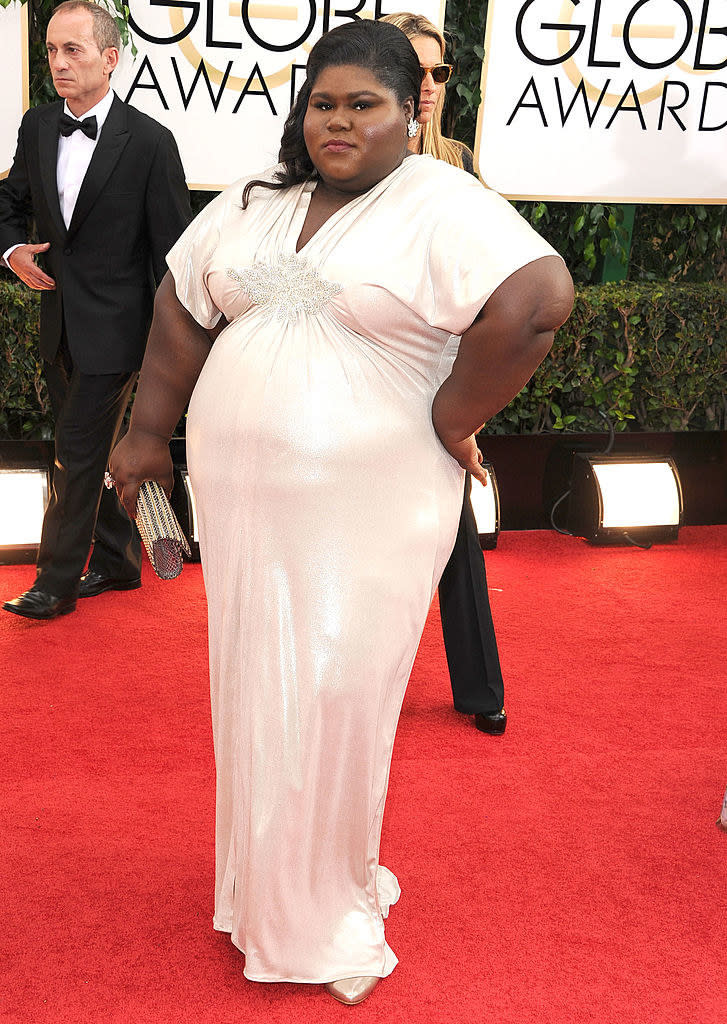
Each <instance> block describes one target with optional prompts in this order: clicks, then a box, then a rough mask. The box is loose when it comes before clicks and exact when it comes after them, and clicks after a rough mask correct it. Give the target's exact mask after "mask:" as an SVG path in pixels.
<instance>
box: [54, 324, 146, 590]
mask: <svg viewBox="0 0 727 1024" xmlns="http://www.w3.org/2000/svg"><path fill="white" fill-rule="evenodd" d="M44 376H45V380H46V384H47V385H48V392H49V395H50V400H51V407H52V409H53V414H54V417H55V466H54V469H53V481H52V485H51V494H50V500H49V502H48V507H47V508H46V512H45V517H44V519H43V532H42V536H41V541H40V548H39V550H38V562H37V569H38V577H37V579H36V581H35V586H36V587H37V588H38V589H40V590H43V591H45V592H46V593H48V594H53V596H54V597H67V596H73V595H75V594H77V593H78V586H79V580H80V578H81V574H82V572H83V570H84V567H85V565H86V559H87V558H88V552H89V548H90V547H91V541H92V540H94V549H93V555H92V556H91V561H90V564H89V568H90V569H93V570H94V571H95V572H99V573H101V574H102V575H104V576H111V577H113V578H114V579H136V578H137V577H138V576H139V574H140V571H141V542H140V539H139V534H138V531H137V529H136V526H135V525H134V524H133V523H132V521H131V520H130V519H129V517H128V516H127V514H126V512H125V511H124V509H123V507H122V506H121V504H120V502H119V500H118V498H117V496H116V492H115V491H109V490H107V489H106V488H105V487H104V486H103V477H104V473H105V471H106V467H107V465H108V459H109V455H110V453H111V450H112V449H113V447H114V444H115V443H116V440H117V438H118V435H119V430H120V427H121V424H122V420H123V416H124V411H125V410H126V406H127V404H128V402H129V397H130V395H131V391H132V388H133V386H134V382H135V380H136V376H137V375H136V373H117V374H84V373H81V372H80V371H79V370H78V367H76V366H74V365H73V359H72V357H71V354H70V352H69V351H68V346H67V344H66V341H65V338H64V339H63V341H62V342H61V345H60V347H59V350H58V354H57V356H56V358H55V360H54V362H52V363H49V362H46V363H45V364H44Z"/></svg>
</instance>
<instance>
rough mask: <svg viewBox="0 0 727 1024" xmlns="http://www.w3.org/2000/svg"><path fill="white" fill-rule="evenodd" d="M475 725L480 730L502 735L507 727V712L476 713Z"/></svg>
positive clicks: (503, 710)
mask: <svg viewBox="0 0 727 1024" xmlns="http://www.w3.org/2000/svg"><path fill="white" fill-rule="evenodd" d="M475 725H476V726H477V728H478V729H479V730H480V732H487V733H489V734H490V736H502V734H503V733H504V731H505V729H506V728H507V712H506V711H505V709H504V708H503V709H502V711H493V713H492V714H491V715H483V714H479V715H475Z"/></svg>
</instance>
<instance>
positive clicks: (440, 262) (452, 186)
mask: <svg viewBox="0 0 727 1024" xmlns="http://www.w3.org/2000/svg"><path fill="white" fill-rule="evenodd" d="M436 163H437V165H438V166H437V167H436V170H437V172H438V174H439V175H441V177H442V183H441V186H440V187H441V188H442V189H445V190H446V191H444V194H445V195H447V197H448V201H447V204H446V215H444V216H441V217H439V218H437V220H436V222H435V223H434V224H433V227H432V232H431V234H430V236H429V239H428V246H427V260H426V273H425V279H424V281H423V282H422V285H423V293H424V294H423V296H422V298H423V300H424V301H423V306H422V310H421V312H422V315H423V316H424V319H426V321H427V322H428V323H429V324H431V326H432V327H438V328H440V329H441V330H445V331H448V332H449V333H450V334H456V335H460V334H462V333H463V332H464V331H466V330H467V328H468V327H469V326H470V325H471V324H472V322H473V321H474V319H475V317H476V316H477V314H478V313H479V312H480V310H481V309H482V307H483V306H484V305H485V303H486V302H487V300H488V299H489V298H490V296H491V295H492V294H493V292H494V291H496V289H497V288H498V287H499V286H500V285H501V284H502V283H503V281H506V280H507V278H508V277H510V276H511V275H512V274H514V273H515V271H516V270H520V269H521V268H522V267H524V266H526V265H527V264H528V263H532V262H533V261H534V260H537V259H540V258H541V257H543V256H558V253H557V252H556V251H555V249H553V247H552V246H551V245H550V244H549V243H548V242H546V241H545V239H544V238H541V236H540V235H539V234H538V233H537V232H536V231H534V230H533V228H531V226H530V225H529V224H528V222H527V221H526V220H525V219H524V218H523V217H521V216H520V214H519V213H518V212H517V211H516V210H515V209H514V208H513V207H512V206H511V205H510V203H508V202H507V200H506V199H503V198H502V196H501V195H499V194H498V193H497V192H493V191H491V190H490V189H487V188H485V186H484V185H482V184H480V182H479V181H477V180H476V179H475V178H472V177H471V176H469V175H467V174H465V173H464V172H463V171H461V170H458V169H456V168H453V167H449V166H446V165H442V164H441V163H439V161H437V162H436ZM450 177H451V181H450V180H449V179H450Z"/></svg>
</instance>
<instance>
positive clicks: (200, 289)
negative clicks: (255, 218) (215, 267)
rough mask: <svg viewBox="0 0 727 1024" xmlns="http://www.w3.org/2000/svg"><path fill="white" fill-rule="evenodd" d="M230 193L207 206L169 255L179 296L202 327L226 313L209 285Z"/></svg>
mask: <svg viewBox="0 0 727 1024" xmlns="http://www.w3.org/2000/svg"><path fill="white" fill-rule="evenodd" d="M226 207H227V196H226V193H225V192H223V193H222V194H221V195H219V196H217V198H216V199H213V200H212V202H211V203H209V204H208V205H207V206H205V208H204V210H202V212H201V213H199V214H198V215H197V216H196V217H195V219H194V220H193V221H192V223H191V224H190V225H189V227H188V228H187V230H186V231H185V232H184V234H183V235H182V236H181V237H180V238H179V240H178V241H177V243H176V244H175V245H174V246H173V248H172V249H171V250H170V251H169V253H168V254H167V266H168V267H169V269H170V271H171V272H172V277H173V278H174V285H175V289H176V292H177V298H178V299H179V301H180V302H181V303H182V305H183V306H184V308H185V309H187V310H188V311H189V312H190V313H191V314H192V316H193V317H194V319H195V320H196V321H197V323H198V324H200V325H201V326H202V327H205V328H208V327H214V325H215V324H216V323H217V321H218V320H219V318H220V316H221V315H222V314H221V312H220V310H219V309H218V308H217V306H216V305H215V303H214V301H213V299H212V296H211V295H210V292H209V288H208V286H207V277H208V274H209V271H210V266H211V262H212V257H213V255H214V252H215V249H216V248H217V246H218V245H219V241H220V232H221V230H222V224H223V223H224V218H225V210H226Z"/></svg>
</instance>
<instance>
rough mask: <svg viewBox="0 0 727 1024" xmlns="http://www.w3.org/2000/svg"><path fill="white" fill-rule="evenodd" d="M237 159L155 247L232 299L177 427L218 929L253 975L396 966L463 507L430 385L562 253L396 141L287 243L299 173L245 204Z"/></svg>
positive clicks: (195, 284)
mask: <svg viewBox="0 0 727 1024" xmlns="http://www.w3.org/2000/svg"><path fill="white" fill-rule="evenodd" d="M273 170H274V169H273ZM265 177H268V178H270V177H272V171H269V172H266V174H265ZM246 180H247V179H246ZM246 180H243V181H240V182H237V183H236V184H235V185H233V186H231V187H230V188H228V189H227V190H226V191H225V192H224V193H223V194H222V195H221V196H219V197H218V198H217V199H216V200H214V201H213V202H212V203H211V204H210V205H209V206H208V207H207V208H206V209H205V210H204V211H203V212H202V213H201V214H200V215H199V217H197V219H196V220H195V221H194V223H193V224H192V225H191V226H190V227H189V229H188V230H187V231H186V233H185V234H184V235H183V236H182V238H181V239H180V241H179V242H178V243H177V245H176V246H175V247H174V249H173V250H172V251H171V253H170V255H169V257H168V263H169V266H170V269H171V271H172V274H173V276H174V279H175V283H176V291H177V295H178V297H179V299H180V301H181V302H182V303H183V304H184V306H185V307H186V308H187V309H188V310H189V311H190V312H191V313H192V315H193V316H194V317H195V318H196V319H197V321H198V322H199V323H200V324H201V325H202V326H204V327H210V326H212V325H214V324H215V323H216V321H217V320H218V318H219V314H220V312H222V313H223V314H224V316H225V317H226V319H227V320H228V321H229V326H227V327H226V328H225V330H224V331H223V332H222V333H221V334H220V336H219V337H218V338H217V340H216V341H215V343H214V345H213V346H212V349H211V351H210V355H209V357H208V359H207V361H206V363H205V366H204V368H203V370H202V373H201V376H200V378H199V381H198V383H197V386H196V388H195V391H194V394H193V396H192V400H191V404H190V409H189V417H188V428H187V454H188V464H189V470H190V474H191V479H192V483H193V487H194V492H195V496H196V501H197V508H198V514H199V521H200V548H201V553H202V563H203V568H204V578H205V586H206V590H207V599H208V606H209V644H210V672H211V694H212V720H213V731H214V747H215V760H216V767H217V822H216V887H215V913H214V927H215V928H217V929H219V930H221V931H226V932H230V933H231V936H232V941H233V942H234V943H235V945H236V946H237V947H239V949H241V950H242V951H243V952H244V953H245V968H244V973H245V975H246V977H248V978H250V979H252V980H256V981H293V982H328V981H334V980H337V979H341V978H350V977H356V976H382V977H383V976H386V975H388V974H389V973H390V972H391V971H392V970H393V968H394V966H395V965H396V962H397V961H396V957H395V955H394V953H393V952H392V950H391V949H390V948H389V946H388V945H387V943H386V940H385V937H384V925H383V918H384V917H385V916H386V914H387V913H388V909H389V906H390V904H392V903H394V902H396V900H397V899H398V896H399V886H398V883H397V880H396V878H395V876H394V875H393V874H392V873H391V872H390V871H388V870H387V869H386V868H384V867H382V866H380V865H379V839H380V833H381V822H382V816H383V811H384V801H385V797H386V790H387V783H388V777H389V767H390V761H391V751H392V745H393V742H394V734H395V731H396V725H397V720H398V717H399V711H400V708H401V703H402V699H403V696H404V691H405V688H406V684H407V680H408V677H409V673H410V670H411V666H412V662H413V660H414V656H415V654H416V650H417V645H418V642H419V638H420V636H421V632H422V629H423V627H424V622H425V619H426V616H427V611H428V609H429V605H430V602H431V599H432V595H433V593H434V590H435V588H436V586H437V583H438V581H439V577H440V574H441V572H442V570H443V568H444V566H445V564H446V562H447V559H448V557H449V554H450V552H451V549H452V546H453V543H454V538H455V534H456V530H457V523H458V520H459V514H460V509H461V505H462V486H463V474H462V471H461V470H460V468H459V466H458V465H457V463H456V462H455V461H454V460H453V459H452V458H451V457H450V455H449V454H448V453H447V452H446V451H445V449H444V448H443V446H442V445H441V443H440V442H439V440H438V438H437V436H436V434H435V432H434V429H433V427H432V421H431V407H432V400H433V398H434V395H435V393H436V391H437V389H438V387H439V385H440V384H441V383H442V381H443V380H444V379H445V378H446V377H447V375H448V373H449V371H450V368H451V365H452V362H453V359H454V357H455V355H456V351H457V346H458V343H459V335H460V334H461V333H462V331H464V330H465V328H467V327H468V326H469V325H470V324H471V322H472V320H473V319H474V317H475V315H476V314H477V313H478V311H479V310H480V308H481V307H482V305H483V304H484V302H485V301H486V299H487V298H488V296H489V295H490V294H491V293H492V291H493V290H494V289H495V288H496V287H497V286H498V285H499V284H500V283H501V282H502V281H504V280H505V278H507V277H508V276H509V275H510V274H512V273H513V272H514V271H515V270H517V269H518V268H519V267H521V266H523V265H524V264H526V263H529V262H530V261H532V260H534V259H537V258H539V257H540V256H545V255H552V254H553V250H552V249H551V248H550V247H549V246H548V245H547V244H546V243H545V242H544V241H543V240H542V239H541V238H540V237H539V236H538V235H537V234H535V232H534V231H533V230H532V229H531V228H530V227H529V225H528V224H526V222H525V221H524V220H522V219H521V218H520V217H519V216H518V215H517V213H516V212H515V211H514V210H513V209H512V208H511V207H510V205H509V204H508V203H506V202H505V201H504V200H503V199H502V198H501V197H500V196H498V195H497V194H495V193H493V192H489V191H487V190H486V189H485V188H483V187H482V185H480V184H479V182H477V181H476V180H475V179H474V178H472V177H471V176H470V175H468V174H466V173H465V172H463V171H459V170H457V169H455V168H452V167H450V166H448V165H446V164H443V163H440V162H437V161H435V160H433V159H432V158H429V157H411V158H408V159H406V160H404V162H403V163H402V164H401V166H400V167H398V168H397V169H396V170H394V171H393V172H392V173H391V174H390V175H389V176H388V177H386V178H385V179H384V180H383V181H381V182H380V183H379V184H378V185H376V186H375V187H374V188H373V189H371V191H370V192H368V193H367V194H366V195H363V196H361V197H359V198H356V199H354V200H352V201H351V202H350V203H349V204H348V205H347V206H345V207H344V208H343V209H342V210H340V211H339V212H337V213H335V214H334V215H333V216H332V217H331V218H330V219H329V220H328V221H327V222H326V223H325V224H324V225H323V226H322V227H321V228H320V229H319V231H318V232H317V233H316V234H315V236H314V237H313V238H312V239H311V240H310V241H309V242H308V243H307V244H306V245H305V246H304V247H303V248H302V249H301V251H300V252H299V253H296V243H297V240H298V237H299V235H300V232H301V228H302V226H303V221H304V219H305V215H306V211H307V208H308V203H309V200H310V196H311V191H312V187H313V186H312V185H311V184H309V183H308V184H305V185H299V186H295V187H293V188H290V189H287V190H284V191H278V192H272V191H269V190H266V189H263V188H255V189H254V190H253V191H252V194H251V199H250V204H249V206H248V209H247V210H246V211H243V210H242V206H241V196H242V189H243V186H244V184H245V181H246ZM433 824H434V823H433Z"/></svg>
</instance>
